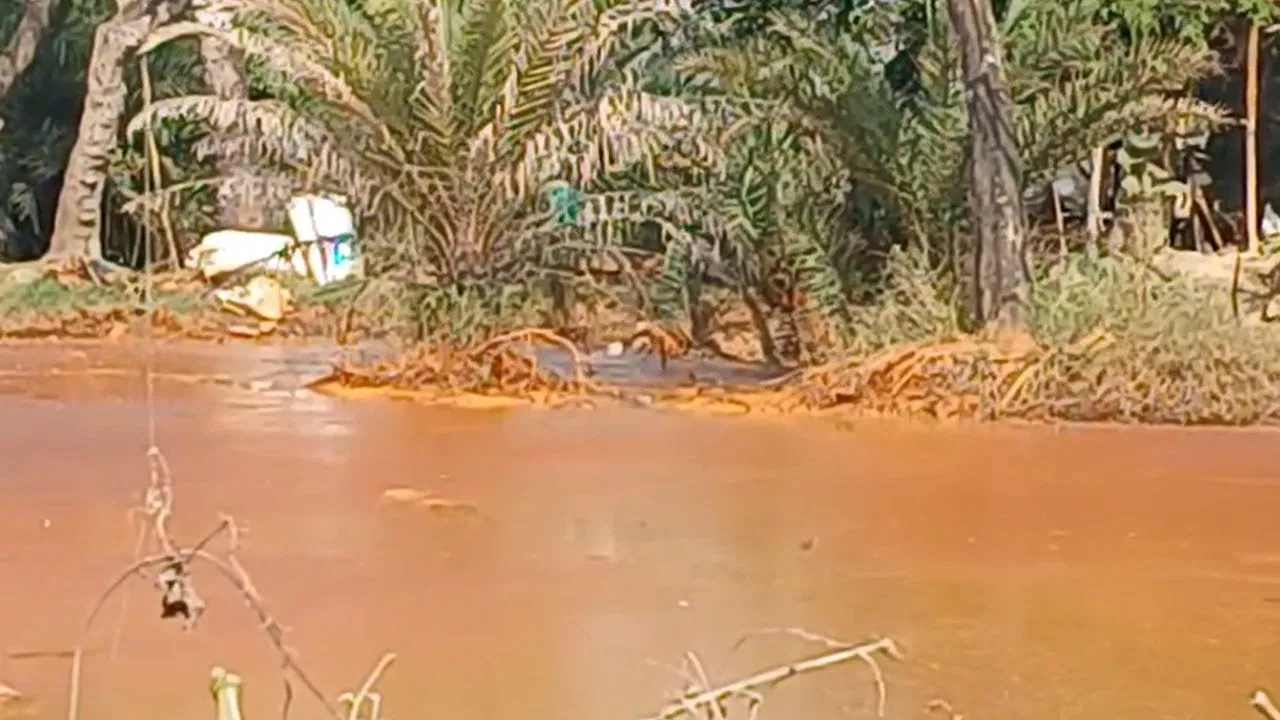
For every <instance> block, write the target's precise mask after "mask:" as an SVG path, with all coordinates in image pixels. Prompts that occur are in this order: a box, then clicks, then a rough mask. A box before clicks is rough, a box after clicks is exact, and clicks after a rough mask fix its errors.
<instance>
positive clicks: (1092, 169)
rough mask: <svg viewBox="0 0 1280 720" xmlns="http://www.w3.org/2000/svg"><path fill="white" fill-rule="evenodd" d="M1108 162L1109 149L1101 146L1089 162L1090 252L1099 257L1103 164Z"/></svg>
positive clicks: (1094, 151) (1095, 150)
mask: <svg viewBox="0 0 1280 720" xmlns="http://www.w3.org/2000/svg"><path fill="white" fill-rule="evenodd" d="M1106 161H1107V149H1106V148H1105V147H1102V146H1101V145H1100V146H1098V147H1096V148H1094V149H1093V157H1092V158H1091V159H1090V162H1089V212H1088V228H1089V252H1090V253H1092V254H1094V255H1097V254H1098V253H1099V251H1100V249H1101V247H1102V180H1103V175H1102V173H1103V167H1102V166H1103V164H1104V163H1106Z"/></svg>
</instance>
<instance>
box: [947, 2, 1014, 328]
mask: <svg viewBox="0 0 1280 720" xmlns="http://www.w3.org/2000/svg"><path fill="white" fill-rule="evenodd" d="M948 9H949V10H950V15H951V25H952V27H953V28H954V31H955V34H956V39H957V41H958V43H959V48H960V56H961V64H962V68H963V71H964V76H965V85H966V92H965V96H966V103H967V105H968V110H969V135H970V140H969V147H970V155H971V157H970V159H969V210H970V215H971V216H972V222H973V229H974V234H975V238H976V241H977V242H976V245H977V257H976V258H975V263H974V269H975V272H976V274H977V278H976V280H977V282H976V285H977V288H976V293H975V294H976V297H975V305H976V307H975V314H976V316H977V320H978V322H980V323H982V324H983V325H985V326H991V327H993V328H994V329H997V330H1018V329H1021V328H1023V327H1025V325H1026V312H1027V300H1028V291H1029V288H1030V284H1031V278H1030V273H1029V272H1028V270H1027V265H1026V258H1025V255H1024V249H1025V243H1026V236H1027V230H1026V216H1025V214H1024V212H1023V207H1022V167H1021V165H1022V162H1021V159H1020V158H1019V155H1018V146H1017V142H1016V140H1015V139H1014V136H1013V126H1012V118H1013V100H1012V98H1011V97H1010V95H1009V87H1008V83H1007V82H1006V80H1005V74H1004V61H1003V58H1002V54H1001V48H1000V42H999V38H998V37H997V35H996V22H995V15H994V12H993V10H992V7H991V2H990V0H948Z"/></svg>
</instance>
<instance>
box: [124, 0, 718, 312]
mask: <svg viewBox="0 0 1280 720" xmlns="http://www.w3.org/2000/svg"><path fill="white" fill-rule="evenodd" d="M223 6H224V7H227V8H230V9H231V10H232V12H233V15H234V22H235V25H236V28H237V29H236V31H235V32H230V33H228V32H224V31H222V30H220V29H218V28H215V27H211V26H210V25H209V24H207V23H204V24H202V23H184V24H178V25H175V26H172V27H171V28H169V29H167V30H166V31H163V32H161V33H159V34H157V36H156V37H154V38H153V39H152V42H150V43H149V44H148V49H149V48H152V47H157V46H159V45H160V44H162V43H163V42H166V41H168V40H171V39H174V38H177V37H183V36H188V35H192V34H196V35H203V36H213V37H217V38H219V39H220V40H221V41H223V42H225V43H228V44H229V45H232V46H234V47H235V48H236V49H237V50H239V51H240V52H243V53H244V54H245V56H246V58H247V59H248V61H249V62H250V63H251V64H252V65H253V66H254V67H255V68H256V69H257V70H256V71H257V72H259V73H260V74H261V76H262V78H264V80H263V83H264V85H266V86H268V87H269V89H270V95H271V97H269V98H267V99H255V100H247V99H227V98H223V97H217V96H213V95H210V96H189V97H181V98H173V99H168V100H163V101H160V102H157V103H155V104H154V105H153V106H152V107H151V108H150V109H149V110H147V111H145V112H144V113H143V114H141V115H140V116H138V117H136V118H134V120H133V122H132V124H131V127H132V128H133V129H135V130H136V129H138V128H141V127H143V126H144V125H145V124H146V123H147V122H151V121H155V120H157V119H159V118H164V117H175V116H194V117H199V118H204V119H206V120H208V121H209V122H211V123H212V125H213V126H214V127H215V129H224V130H230V129H235V130H237V131H240V132H243V133H245V136H248V137H252V140H251V141H249V142H242V143H240V144H239V145H238V146H236V147H229V148H225V149H226V150H228V151H233V152H238V153H240V156H241V158H242V159H250V160H252V164H253V166H254V167H255V168H256V169H258V171H259V172H260V174H261V175H263V176H264V177H265V178H267V179H268V180H269V181H270V182H271V183H272V186H273V187H274V188H275V190H276V191H277V192H279V193H280V194H281V197H284V196H287V194H288V193H293V192H296V191H298V190H314V189H321V190H329V191H336V192H339V193H341V194H343V195H346V196H347V197H348V198H349V199H350V200H351V201H352V202H353V204H354V206H355V208H356V210H357V215H358V216H359V218H360V219H361V220H362V227H361V232H362V238H363V242H364V244H365V247H364V250H365V252H367V253H368V259H367V263H368V265H367V267H369V269H370V270H371V271H372V272H374V273H375V274H381V275H388V274H393V275H396V276H397V277H399V278H402V279H404V280H406V281H409V282H413V283H420V284H427V285H431V286H435V287H459V286H461V285H466V284H468V283H471V282H472V281H474V280H476V279H479V278H485V279H486V281H495V282H496V284H497V285H501V283H502V282H503V281H506V282H512V283H521V282H523V281H524V280H526V279H528V276H529V273H530V272H531V271H532V270H534V269H536V268H537V267H538V266H539V264H540V258H545V257H546V256H547V254H548V253H550V252H552V251H553V250H555V249H557V248H566V247H570V246H587V247H600V246H603V245H607V244H609V243H612V242H616V241H617V240H618V239H620V238H621V237H622V236H623V235H624V234H625V231H626V229H627V228H629V227H632V226H634V225H635V224H636V223H638V222H641V221H651V222H654V223H657V224H658V225H659V226H660V227H662V228H664V229H665V232H666V233H667V234H668V236H669V237H672V238H681V237H685V230H684V226H685V225H688V224H691V223H693V222H695V221H696V219H697V216H698V214H697V208H696V202H695V199H696V197H697V188H696V183H695V182H694V181H695V180H696V178H698V177H699V176H700V175H705V174H707V173H709V172H713V171H714V170H715V168H717V167H718V166H719V165H720V163H721V153H720V151H719V147H718V145H717V144H716V142H714V139H715V135H714V132H713V131H712V128H714V127H718V125H717V122H718V118H715V117H711V116H708V115H707V114H706V113H704V112H702V111H701V110H700V109H699V108H698V107H696V106H694V105H692V104H690V103H686V102H683V101H681V100H680V99H678V98H675V97H672V96H665V95H659V94H657V93H655V92H652V91H650V90H649V89H647V88H646V85H645V81H644V78H645V75H644V67H645V66H646V64H647V63H648V62H650V60H651V59H652V57H653V56H654V55H655V53H656V52H657V48H658V45H657V44H656V42H655V41H656V39H657V38H659V37H662V36H663V35H664V34H670V33H675V32H677V31H678V30H679V29H680V28H681V27H682V25H683V23H685V22H686V21H687V20H688V19H689V18H691V17H692V16H693V13H694V10H693V7H692V3H691V2H689V1H688V0H647V1H645V2H636V1H635V0H540V1H539V2H519V1H517V0H467V1H466V2H459V1H458V0H360V1H348V0H233V1H232V2H229V3H223ZM339 28H340V29H341V30H340V31H338V29H339ZM659 176H668V177H678V178H680V179H681V181H682V182H687V184H688V187H689V188H690V190H691V191H690V193H687V194H682V193H680V192H678V191H677V190H678V189H679V186H678V185H677V186H672V185H670V184H666V183H661V184H660V183H659V182H658V180H657V179H658V177H659ZM660 186H661V187H665V188H666V189H664V190H658V189H656V188H658V187H660ZM553 191H559V193H558V195H557V197H560V198H575V199H576V201H577V203H578V204H580V206H581V210H580V212H577V213H569V214H568V215H566V214H565V213H560V217H559V218H557V214H556V213H554V212H553V208H552V203H551V200H550V193H552V192H553ZM566 224H569V225H572V226H573V227H572V229H571V230H570V229H566V228H565V225H566Z"/></svg>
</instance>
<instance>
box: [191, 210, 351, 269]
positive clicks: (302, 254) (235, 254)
mask: <svg viewBox="0 0 1280 720" xmlns="http://www.w3.org/2000/svg"><path fill="white" fill-rule="evenodd" d="M289 221H290V223H291V224H292V225H293V232H294V234H293V235H292V236H290V235H284V234H281V233H266V232H253V231H247V230H218V231H215V232H211V233H209V234H208V235H206V236H204V238H202V239H201V241H200V244H199V245H197V246H196V247H194V248H192V250H191V252H190V253H188V256H187V260H188V264H189V265H190V266H192V267H196V268H199V269H200V271H201V273H202V274H203V275H204V276H205V278H215V277H218V276H220V275H226V274H227V273H231V272H235V271H237V270H242V269H245V268H248V267H250V266H258V267H259V268H260V269H262V270H265V271H267V272H292V273H294V274H297V275H300V276H303V277H309V278H311V279H313V280H315V281H316V282H318V283H320V284H321V285H325V284H328V283H331V282H335V281H338V280H343V279H345V278H347V277H351V276H352V275H356V276H359V274H360V272H361V270H360V267H359V264H358V262H357V261H356V258H355V257H354V248H353V247H352V243H353V241H354V238H355V221H354V218H353V217H352V214H351V211H350V210H348V209H347V208H346V200H345V198H342V197H338V196H322V195H302V196H298V197H295V198H294V199H293V201H292V202H290V203H289Z"/></svg>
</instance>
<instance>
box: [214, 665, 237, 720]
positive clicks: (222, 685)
mask: <svg viewBox="0 0 1280 720" xmlns="http://www.w3.org/2000/svg"><path fill="white" fill-rule="evenodd" d="M211 676H212V677H211V679H210V681H209V692H211V693H213V699H214V701H216V702H217V704H218V720H244V716H243V715H241V714H240V684H241V682H240V676H239V675H235V674H232V673H229V672H227V670H226V668H220V667H215V668H214V669H213V672H212V673H211Z"/></svg>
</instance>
